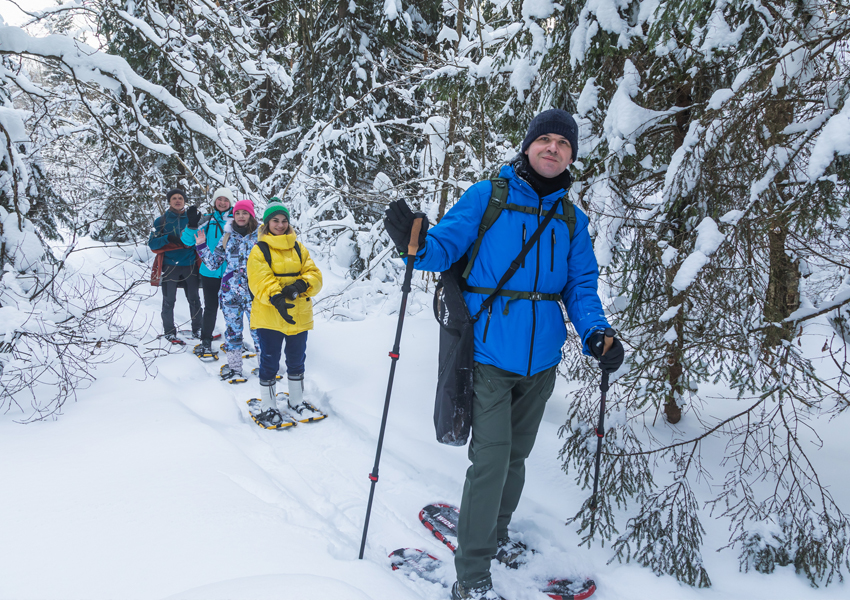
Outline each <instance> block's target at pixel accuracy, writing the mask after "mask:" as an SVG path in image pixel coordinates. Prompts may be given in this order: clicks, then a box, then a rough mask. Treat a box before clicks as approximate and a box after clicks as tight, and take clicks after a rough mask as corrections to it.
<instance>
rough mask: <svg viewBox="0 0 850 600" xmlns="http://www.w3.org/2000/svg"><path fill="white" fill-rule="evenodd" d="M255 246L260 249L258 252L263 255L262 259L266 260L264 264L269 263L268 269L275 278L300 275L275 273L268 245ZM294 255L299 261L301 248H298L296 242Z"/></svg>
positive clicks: (261, 243) (297, 274)
mask: <svg viewBox="0 0 850 600" xmlns="http://www.w3.org/2000/svg"><path fill="white" fill-rule="evenodd" d="M257 246H259V248H260V252H262V253H263V258H265V259H266V262H267V263H269V269H271V270H272V273H274V276H275V277H298V276H299V275H301V271H299V272H298V273H275V272H274V267H272V251H271V248H269V245H268V243H266V242H257ZM295 253H296V254H297V255H298V260H299V261H300V260H301V248H299V247H298V242H295Z"/></svg>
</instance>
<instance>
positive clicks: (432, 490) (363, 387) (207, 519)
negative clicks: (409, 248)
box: [0, 260, 847, 600]
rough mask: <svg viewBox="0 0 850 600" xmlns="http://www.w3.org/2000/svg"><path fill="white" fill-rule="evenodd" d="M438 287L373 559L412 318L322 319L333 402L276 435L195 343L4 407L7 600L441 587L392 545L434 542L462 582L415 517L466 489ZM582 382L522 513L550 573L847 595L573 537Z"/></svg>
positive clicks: (536, 467) (95, 264) (336, 594)
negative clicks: (625, 554) (62, 394)
mask: <svg viewBox="0 0 850 600" xmlns="http://www.w3.org/2000/svg"><path fill="white" fill-rule="evenodd" d="M104 262H106V261H101V260H97V261H92V264H91V265H89V267H90V268H97V269H103V268H104V265H103V264H102V263H104ZM84 266H85V265H84ZM77 267H78V268H79V267H80V266H79V265H77ZM322 269H323V270H325V266H324V265H322ZM427 300H428V299H427V298H422V297H421V296H420V297H419V298H418V299H417V298H414V302H412V304H411V309H412V312H411V314H410V315H408V316H407V317H406V319H405V326H404V333H403V336H402V341H401V360H400V361H399V364H398V367H397V371H396V379H395V383H394V386H393V394H392V401H391V404H390V410H389V419H388V423H387V430H386V438H385V442H384V448H383V454H382V459H381V472H380V475H381V477H380V481H379V482H378V484H377V487H376V492H375V501H374V505H373V510H372V519H371V522H370V526H369V537H368V543H367V546H366V554H365V558H364V560H357V554H358V550H359V545H360V536H361V533H362V527H363V519H364V517H365V510H366V502H367V499H368V494H369V486H370V481H369V479H368V474H369V472H370V470H371V468H372V465H373V462H374V456H375V447H376V443H377V436H378V431H379V427H380V421H381V413H382V410H383V402H384V397H385V393H386V384H387V376H388V374H389V367H390V359H389V357H388V356H387V353H388V352H389V350H390V349H391V346H392V340H393V337H394V332H395V327H396V323H397V315H393V314H390V315H374V316H366V315H363V320H356V321H339V320H328V319H327V318H326V317H325V316H324V315H320V316H319V317H318V318H317V320H316V328H315V330H313V331H311V332H310V334H309V342H308V347H307V389H306V395H305V397H306V398H308V399H310V400H313V401H314V402H315V403H316V404H317V405H318V406H319V407H320V408H322V409H326V410H327V411H328V413H329V417H328V418H327V419H326V420H324V421H322V422H319V423H313V424H308V425H299V426H296V427H293V428H291V429H289V430H283V431H266V430H262V429H260V428H259V427H257V426H256V425H255V424H254V423H253V422H252V421H250V419H249V417H248V413H247V405H246V404H245V400H247V399H248V398H249V397H251V396H254V395H256V392H257V379H256V376H251V377H249V382H248V383H246V384H242V385H229V384H227V383H224V382H222V381H220V379H219V377H218V376H217V373H218V369H219V366H220V364H221V361H219V362H211V363H204V362H202V361H200V360H198V359H197V358H196V357H195V356H193V355H192V354H191V352H179V353H175V354H171V355H168V356H165V357H162V358H159V359H157V360H156V361H155V362H154V363H153V366H152V372H153V373H155V376H151V375H150V374H146V373H145V372H144V369H143V368H142V367H141V365H140V363H139V362H138V360H136V359H135V357H133V356H131V355H130V354H129V353H123V352H124V350H122V349H121V348H119V351H118V352H117V354H116V360H115V362H113V363H111V364H107V365H103V366H100V367H98V370H97V375H98V380H97V381H95V382H94V383H93V384H92V386H91V387H90V388H88V389H82V390H79V400H78V401H77V402H73V403H68V404H67V405H65V406H64V407H63V410H62V413H63V414H62V415H61V416H59V418H58V419H57V420H53V421H50V420H48V421H43V422H36V423H33V424H30V425H26V426H22V425H19V424H16V423H15V422H14V421H15V420H16V419H19V418H20V413H17V414H12V412H9V413H7V414H5V415H3V416H2V417H0V456H2V457H3V458H2V459H0V489H2V493H0V539H2V540H3V543H2V544H0V599H2V600H7V599H15V600H30V599H32V600H35V599H65V598H86V599H91V600H102V599H103V600H105V599H113V598H122V599H137V598H138V599H146V600H147V599H161V598H179V599H181V600H190V599H192V600H194V599H200V598H204V599H209V598H213V599H217V598H222V599H224V598H237V597H238V598H246V599H250V600H262V599H265V598H275V599H278V598H285V599H301V598H304V599H313V598H316V599H319V598H321V599H324V598H344V599H346V600H361V599H371V600H422V599H424V600H445V590H444V589H443V588H442V586H440V585H439V584H429V583H427V582H414V581H411V580H408V579H406V578H404V577H400V576H399V575H398V574H397V573H394V572H393V571H392V570H391V569H390V559H389V558H388V554H389V553H390V552H392V551H393V550H395V549H397V548H400V547H418V548H422V549H423V550H426V551H428V552H431V553H433V554H434V555H435V556H438V557H440V558H441V559H443V560H444V561H446V564H447V568H448V572H447V574H446V578H447V579H448V578H451V577H452V575H453V567H452V566H451V560H450V558H451V557H450V552H449V551H448V550H447V549H445V548H443V547H442V544H440V543H439V542H438V541H437V540H435V539H434V538H433V537H432V536H431V534H430V533H429V532H428V531H427V530H426V529H425V528H424V527H422V525H421V524H420V523H419V521H418V518H417V515H418V513H419V510H420V509H421V508H422V506H423V505H424V504H426V503H428V502H433V501H444V502H454V503H457V502H458V501H459V499H460V495H461V490H462V485H463V478H464V474H465V471H466V468H467V466H468V461H467V457H466V449H465V448H453V447H448V446H442V445H440V444H438V443H437V442H436V441H435V440H434V430H433V423H432V411H433V400H434V398H433V394H434V380H435V373H436V346H437V335H438V327H437V326H436V324H435V323H434V321H433V316H432V315H431V313H430V307H429V306H427ZM391 301H392V300H391V299H389V300H387V302H388V303H389V302H391ZM159 303H160V297H159V295H157V294H154V293H152V294H151V297H150V299H149V300H146V301H145V302H144V303H143V305H142V307H141V309H140V313H139V314H140V316H141V318H144V319H147V320H148V321H152V322H154V323H156V322H158V319H157V316H158V311H159ZM176 312H177V315H176V316H177V318H178V322H179V321H180V320H181V319H182V320H185V319H186V317H187V316H188V315H187V314H186V312H187V308H186V306H185V302H184V301H183V300H182V298H181V300H180V301H179V302H178V305H177V311H176ZM150 337H152V336H148V338H147V339H150ZM819 343H822V341H821V342H819ZM252 360H253V359H251V360H246V365H245V366H246V372H247V371H248V370H249V368H250V367H252V366H254V364H253V363H252ZM282 383H285V382H282ZM280 387H281V389H284V388H285V386H284V385H281V386H280ZM571 389H572V384H571V383H569V382H567V381H566V380H565V379H563V378H559V379H558V381H557V384H556V388H555V393H554V394H553V396H552V398H551V399H550V400H549V402H548V405H547V409H546V413H545V415H544V420H543V423H542V425H541V428H540V433H539V435H538V438H537V443H536V445H535V448H534V451H533V452H532V454H531V456H530V457H529V460H528V469H527V481H526V487H525V491H524V493H523V497H522V500H521V502H520V505H519V508H518V510H517V512H516V514H515V516H514V520H513V523H512V529H513V531H514V532H515V533H516V534H517V536H518V537H519V539H521V540H522V541H524V542H525V543H527V544H528V545H529V546H532V547H534V548H536V549H537V550H538V551H539V552H540V557H539V559H536V560H535V569H538V568H539V570H540V571H541V574H542V573H543V572H544V571H545V572H548V573H552V572H555V573H558V574H562V575H564V576H581V575H586V576H589V577H592V578H593V579H595V580H596V581H597V583H598V584H599V585H600V587H599V589H598V590H597V591H596V593H595V594H594V598H598V599H599V600H614V599H617V600H619V599H625V598H628V599H629V600H649V599H650V598H651V599H652V600H668V599H669V600H673V599H675V600H714V599H717V600H731V599H735V600H737V599H739V598H740V599H744V598H747V599H749V598H762V597H770V598H771V599H772V600H784V599H790V598H794V599H795V600H796V599H798V598H813V599H814V598H817V600H837V599H838V598H844V597H845V596H846V591H847V590H846V589H845V588H846V584H840V585H834V586H830V587H829V588H827V589H820V590H817V591H815V590H812V589H811V588H809V587H808V585H807V583H806V581H805V580H804V579H803V578H801V577H798V576H797V575H795V574H794V571H793V567H787V568H780V569H778V570H777V573H775V574H772V575H762V574H758V573H748V574H742V573H739V572H738V571H737V559H736V556H735V553H734V552H728V551H727V552H723V553H714V552H711V553H706V555H705V558H706V561H707V562H710V564H709V565H708V566H709V569H710V571H711V572H712V573H713V574H717V576H716V577H715V580H714V586H713V587H712V588H711V589H707V590H695V589H691V588H687V587H685V586H682V585H680V584H679V583H677V582H676V581H675V580H673V579H672V578H670V577H660V578H659V577H656V576H655V575H654V574H653V573H652V572H650V571H649V570H647V569H644V568H642V567H640V566H638V565H636V564H634V563H632V564H624V565H620V564H618V563H616V562H615V563H612V564H607V561H608V560H609V559H610V546H609V545H608V544H606V546H605V547H604V548H601V547H599V546H594V547H593V548H590V549H587V548H584V547H582V548H579V547H577V543H578V538H577V536H576V535H575V530H574V527H565V526H564V521H565V520H566V518H567V517H569V516H571V515H572V514H574V513H575V511H576V510H577V507H578V506H580V504H581V502H582V501H583V500H584V499H585V498H586V496H587V494H588V493H589V492H588V490H581V489H579V488H578V487H577V486H576V485H575V483H574V481H573V478H572V477H566V476H564V474H563V472H562V471H561V468H560V462H559V460H558V458H557V454H558V450H559V449H560V447H561V445H562V441H561V440H559V439H558V435H557V431H558V428H559V427H560V426H561V425H562V424H563V422H564V420H565V415H566V413H567V408H568V402H569V399H568V397H567V396H568V393H569V392H570V391H571ZM839 426H840V423H838V424H837V425H836V427H839ZM827 433H829V432H824V435H826V434H827ZM594 441H595V440H594ZM842 443H844V444H845V446H846V443H847V440H846V436H844V437H841V436H835V435H832V436H831V437H830V438H829V444H827V445H825V446H824V448H823V450H822V451H821V452H822V453H827V452H831V453H835V456H836V460H837V461H838V462H840V456H841V448H842V445H841V444H842ZM836 493H837V494H839V492H836ZM706 524H707V526H710V527H708V534H707V537H708V538H710V541H708V542H707V546H710V547H715V548H716V547H719V546H721V545H723V543H724V541H725V539H726V537H727V536H728V532H727V531H726V530H725V526H724V524H723V523H722V522H720V524H719V525H716V524H715V522H710V521H706ZM529 575H531V573H529ZM493 578H494V583H495V585H496V588H497V590H499V591H500V592H501V593H502V594H503V595H505V596H506V597H507V598H509V599H510V600H545V596H541V595H540V594H538V593H537V592H536V591H534V590H533V589H531V587H530V585H529V582H528V581H525V580H524V579H523V578H522V577H519V576H517V574H516V573H515V572H507V570H506V569H503V568H494V570H493Z"/></svg>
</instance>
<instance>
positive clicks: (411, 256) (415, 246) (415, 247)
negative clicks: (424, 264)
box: [359, 213, 422, 559]
mask: <svg viewBox="0 0 850 600" xmlns="http://www.w3.org/2000/svg"><path fill="white" fill-rule="evenodd" d="M419 214H421V213H419ZM421 228H422V217H417V218H416V219H414V220H413V227H412V228H411V231H410V243H409V244H408V246H407V266H406V268H405V270H404V283H402V285H401V308H400V309H399V311H398V326H397V327H396V330H395V344H394V345H393V349H392V352H390V358H391V359H392V364H391V365H390V378H389V381H388V382H387V397H386V399H385V400H384V416H383V417H382V418H381V432H380V433H379V434H378V449H377V450H376V452H375V466H374V467H372V472H371V473H369V479H370V480H371V481H372V488H371V489H370V490H369V503H368V504H367V505H366V521H365V522H364V523H363V539H362V540H360V556H359V558H360V559H362V558H363V551H364V550H365V548H366V532H367V531H368V530H369V515H370V514H371V513H372V499H373V498H374V497H375V484H376V483H378V464H379V463H380V462H381V448H382V447H383V445H384V431H385V430H386V428H387V414H388V413H389V411H390V396H391V395H392V392H393V378H394V377H395V366H396V363H397V362H398V358H399V353H398V352H399V344H400V343H401V328H402V325H404V311H405V310H406V308H407V295H408V294H409V293H410V280H411V279H412V278H413V263H414V262H415V260H416V253H417V252H419V230H420V229H421Z"/></svg>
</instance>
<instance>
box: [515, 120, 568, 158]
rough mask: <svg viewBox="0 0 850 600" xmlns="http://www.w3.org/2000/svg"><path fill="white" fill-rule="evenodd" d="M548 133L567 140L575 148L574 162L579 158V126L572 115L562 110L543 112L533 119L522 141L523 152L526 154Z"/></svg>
mask: <svg viewBox="0 0 850 600" xmlns="http://www.w3.org/2000/svg"><path fill="white" fill-rule="evenodd" d="M547 133H556V134H558V135H562V136H564V137H565V138H567V141H568V142H569V143H570V146H572V148H573V160H575V159H577V158H578V125H576V121H575V119H573V117H572V115H571V114H570V113H568V112H567V111H565V110H561V109H560V108H552V109H549V110H546V111H543V112H542V113H540V114H539V115H537V116H536V117H534V118H533V119H531V123H529V125H528V133H526V134H525V139H524V140H522V147H521V151H522V152H523V153H525V151H526V150H528V147H529V146H530V145H531V143H532V142H533V141H534V140H536V139H537V138H539V137H540V136H541V135H546V134H547Z"/></svg>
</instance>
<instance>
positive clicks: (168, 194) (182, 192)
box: [165, 188, 188, 204]
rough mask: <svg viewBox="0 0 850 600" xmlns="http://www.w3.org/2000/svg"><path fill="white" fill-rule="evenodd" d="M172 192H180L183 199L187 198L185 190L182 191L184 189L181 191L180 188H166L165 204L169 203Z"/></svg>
mask: <svg viewBox="0 0 850 600" xmlns="http://www.w3.org/2000/svg"><path fill="white" fill-rule="evenodd" d="M174 194H180V195H181V196H183V200H188V198H186V192H184V191H183V190H181V189H180V188H174V189H173V190H168V191H167V192H166V193H165V202H166V204H171V197H172V196H173V195H174Z"/></svg>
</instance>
